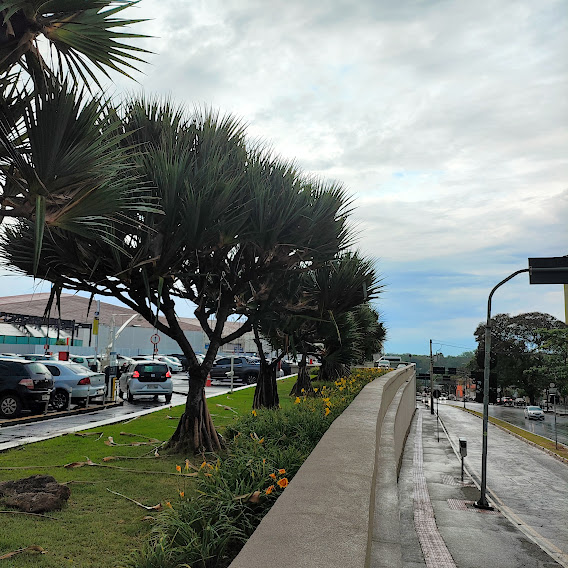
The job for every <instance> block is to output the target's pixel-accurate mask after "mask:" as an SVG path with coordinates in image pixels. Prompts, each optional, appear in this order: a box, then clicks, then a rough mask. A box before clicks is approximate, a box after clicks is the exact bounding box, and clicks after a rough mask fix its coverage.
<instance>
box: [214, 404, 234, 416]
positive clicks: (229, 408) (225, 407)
mask: <svg viewBox="0 0 568 568" xmlns="http://www.w3.org/2000/svg"><path fill="white" fill-rule="evenodd" d="M217 406H220V407H221V408H222V409H223V410H230V411H231V412H234V413H235V414H238V412H237V411H236V410H235V409H234V408H231V407H230V406H226V405H225V404H217Z"/></svg>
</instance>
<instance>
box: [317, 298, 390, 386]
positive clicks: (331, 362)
mask: <svg viewBox="0 0 568 568" xmlns="http://www.w3.org/2000/svg"><path fill="white" fill-rule="evenodd" d="M319 334H320V336H321V340H322V342H323V344H324V350H323V353H322V364H321V368H320V372H319V374H318V379H319V380H322V381H335V380H337V379H339V378H340V377H342V376H343V375H344V374H345V373H346V372H347V371H348V370H349V368H350V367H351V366H352V365H354V364H362V363H364V362H365V361H368V360H370V359H371V358H372V355H373V353H379V352H380V350H381V349H380V348H381V345H382V343H383V341H384V339H385V328H384V326H383V324H382V323H380V322H379V314H378V313H377V312H376V310H374V309H373V308H372V307H371V306H370V305H369V303H368V302H365V303H364V304H360V305H358V306H356V307H355V308H353V309H352V310H350V311H348V312H346V313H344V314H341V315H340V316H339V317H338V318H336V319H335V321H334V322H333V323H331V322H323V323H322V325H321V326H320V329H319Z"/></svg>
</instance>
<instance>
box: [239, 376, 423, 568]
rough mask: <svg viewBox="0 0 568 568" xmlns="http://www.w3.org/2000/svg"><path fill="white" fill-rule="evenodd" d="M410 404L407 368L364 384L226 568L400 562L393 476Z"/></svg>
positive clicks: (412, 392)
mask: <svg viewBox="0 0 568 568" xmlns="http://www.w3.org/2000/svg"><path fill="white" fill-rule="evenodd" d="M391 403H392V404H391ZM415 405H416V373H415V368H414V367H413V366H412V367H407V368H405V369H400V370H396V371H391V372H390V373H387V374H386V375H383V376H382V377H380V378H378V379H377V380H375V381H373V382H372V383H370V384H368V385H367V386H366V387H365V388H364V389H363V390H362V391H361V392H360V393H359V395H358V396H357V397H356V398H355V400H354V401H353V402H352V403H351V405H350V406H349V408H347V409H346V410H345V412H343V413H342V415H341V416H339V417H338V418H337V419H336V420H335V421H334V422H333V424H332V425H331V426H330V428H329V430H328V431H327V432H326V433H325V435H324V436H323V437H322V439H321V440H320V442H319V444H318V445H317V446H316V447H315V449H314V451H313V452H312V453H311V454H310V456H309V457H308V459H307V460H306V461H305V462H304V464H303V465H302V467H301V468H300V470H299V471H298V473H297V474H296V475H295V476H294V479H293V480H292V481H291V482H290V485H289V486H288V487H287V488H286V490H285V491H284V493H283V494H282V495H281V496H280V497H279V498H278V500H277V501H276V503H275V504H274V506H273V507H272V509H271V510H270V511H269V513H268V514H267V515H266V516H265V517H264V519H263V520H262V522H261V523H260V525H259V526H258V528H257V529H256V531H255V532H254V534H253V535H252V536H251V538H250V539H249V540H248V542H247V543H246V545H245V546H244V547H243V549H242V550H241V552H240V553H239V555H238V556H237V557H236V558H235V560H234V561H233V562H232V563H231V565H230V566H231V568H265V567H266V566H270V565H272V564H274V562H275V561H279V563H281V564H282V563H284V565H286V566H298V567H299V566H302V567H304V566H305V567H310V568H312V567H313V568H320V567H321V568H335V567H337V568H347V567H357V568H360V567H367V566H373V567H375V566H381V565H384V566H389V567H396V566H398V565H400V564H399V563H398V561H397V559H398V558H399V557H400V526H399V525H400V519H399V510H398V487H397V483H396V479H397V475H398V468H399V464H400V458H401V455H402V450H403V448H404V441H405V439H406V435H407V433H408V429H409V427H410V422H411V420H412V416H413V414H414V410H415ZM377 559H379V561H380V562H383V564H377Z"/></svg>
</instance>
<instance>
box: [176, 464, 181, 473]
mask: <svg viewBox="0 0 568 568" xmlns="http://www.w3.org/2000/svg"><path fill="white" fill-rule="evenodd" d="M176 471H177V472H178V473H181V465H176Z"/></svg>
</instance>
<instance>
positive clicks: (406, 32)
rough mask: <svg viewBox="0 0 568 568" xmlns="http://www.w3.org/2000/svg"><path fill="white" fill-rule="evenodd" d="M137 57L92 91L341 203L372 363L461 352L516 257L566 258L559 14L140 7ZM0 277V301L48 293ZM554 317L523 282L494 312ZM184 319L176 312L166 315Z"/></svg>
mask: <svg viewBox="0 0 568 568" xmlns="http://www.w3.org/2000/svg"><path fill="white" fill-rule="evenodd" d="M123 15H124V17H131V18H148V19H149V20H150V21H147V22H143V23H140V24H137V25H136V26H132V27H131V31H133V32H136V33H145V34H148V35H151V36H154V37H152V38H149V39H145V40H138V41H136V45H138V46H140V47H144V48H146V49H148V50H151V51H152V52H153V54H152V55H150V56H148V57H147V60H148V64H147V65H144V66H142V69H143V74H141V73H140V74H135V77H136V80H137V81H138V83H134V82H132V81H128V80H126V79H123V78H121V77H117V76H116V75H113V79H114V83H113V84H109V85H108V87H107V92H108V93H112V94H113V96H116V97H121V96H123V95H124V94H126V93H137V92H139V90H140V89H141V88H143V89H144V91H145V92H146V93H148V94H152V95H159V96H164V97H170V98H171V99H172V100H174V101H176V102H177V103H180V104H184V105H186V106H187V108H188V110H189V111H191V109H193V108H195V106H208V107H213V108H215V109H218V110H219V111H220V112H221V113H229V114H233V115H235V116H237V117H239V118H241V119H242V120H243V121H244V123H246V124H247V125H248V133H249V136H250V137H251V138H259V139H262V140H264V141H266V143H268V144H270V145H271V147H272V148H273V149H274V151H275V152H276V153H277V154H279V155H281V156H282V157H284V158H288V159H293V160H295V161H296V163H297V164H298V165H299V166H300V167H301V168H302V169H303V170H304V171H305V172H309V173H312V174H314V175H317V176H319V177H321V178H323V179H326V180H330V181H339V182H341V183H342V184H343V185H344V186H345V187H346V188H347V190H348V192H349V194H350V195H351V196H352V197H353V205H354V212H353V215H352V220H353V223H354V226H355V228H356V230H357V233H358V241H357V245H356V246H357V248H358V249H359V250H360V251H361V252H363V253H364V254H365V255H367V256H369V257H371V258H372V259H374V261H375V263H376V267H377V271H378V273H379V274H380V277H381V282H382V284H383V285H384V288H383V289H382V291H381V293H380V296H379V299H378V300H377V301H376V302H375V306H376V307H377V309H378V310H379V313H380V315H381V319H382V321H383V322H384V323H385V325H386V327H387V330H388V337H387V341H386V343H385V351H386V352H387V353H415V354H424V353H427V352H428V350H429V340H430V339H432V340H433V349H434V350H435V351H439V352H442V353H444V354H459V353H462V352H463V351H466V350H470V349H473V348H475V341H474V338H473V332H474V330H475V328H476V327H477V325H478V324H479V323H481V322H482V321H484V320H485V318H486V314H487V299H488V294H489V292H490V291H491V289H492V288H493V286H495V285H496V284H497V283H498V282H500V281H501V280H503V279H504V278H506V277H507V276H508V275H509V274H511V273H512V272H515V271H516V270H519V269H522V268H526V267H527V266H528V263H527V259H528V258H529V257H549V256H564V255H566V254H568V250H567V246H566V245H567V243H568V238H567V237H568V229H567V223H566V220H567V218H568V159H567V153H566V150H567V148H568V129H567V125H568V96H567V94H568V57H566V54H568V10H566V3H565V2H564V1H563V0H562V1H554V0H550V1H549V0H534V1H533V0H531V1H525V0H514V1H507V0H493V1H483V0H482V1H476V2H456V1H445V0H439V1H437V0H432V1H418V0H399V1H397V2H393V1H392V0H359V1H358V2H348V1H347V0H327V1H326V0H324V1H322V2H317V3H316V2H309V1H308V0H285V1H284V0H263V1H260V0H207V1H200V0H159V1H158V0H142V1H141V2H140V3H139V4H138V5H137V6H136V7H132V8H129V9H127V10H125V11H124V12H123ZM47 289H48V286H47V285H46V284H41V283H35V282H33V281H32V280H30V279H27V278H24V277H14V276H6V275H5V276H3V277H0V294H1V295H13V294H20V293H22V294H23V293H31V292H32V291H33V290H36V291H46V290H47ZM531 311H540V312H546V313H550V314H552V315H554V316H556V317H558V318H559V319H564V294H563V287H562V286H560V285H555V286H552V285H538V286H536V285H533V286H531V285H529V279H528V276H527V275H526V274H521V275H519V276H517V277H516V278H515V279H513V280H511V281H510V282H508V283H507V284H505V285H504V286H503V287H501V288H499V290H498V291H497V292H496V293H495V296H494V298H493V305H492V313H493V314H497V313H509V314H511V315H513V314H518V313H523V312H531ZM179 312H180V315H182V316H188V317H191V316H192V313H191V310H190V306H189V305H180V306H179Z"/></svg>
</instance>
